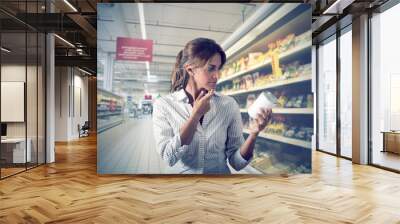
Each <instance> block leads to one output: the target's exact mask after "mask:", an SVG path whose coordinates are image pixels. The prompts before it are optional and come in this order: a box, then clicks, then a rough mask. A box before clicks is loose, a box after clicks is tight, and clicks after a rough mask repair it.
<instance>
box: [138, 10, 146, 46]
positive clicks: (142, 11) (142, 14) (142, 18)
mask: <svg viewBox="0 0 400 224" xmlns="http://www.w3.org/2000/svg"><path fill="white" fill-rule="evenodd" d="M138 9H139V19H140V30H141V31H142V38H143V39H147V37H146V24H145V21H144V10H143V3H138Z"/></svg>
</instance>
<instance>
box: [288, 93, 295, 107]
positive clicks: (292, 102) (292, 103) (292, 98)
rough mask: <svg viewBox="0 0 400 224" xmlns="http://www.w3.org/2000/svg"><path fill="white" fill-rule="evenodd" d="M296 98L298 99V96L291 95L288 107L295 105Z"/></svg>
mask: <svg viewBox="0 0 400 224" xmlns="http://www.w3.org/2000/svg"><path fill="white" fill-rule="evenodd" d="M296 100H297V97H296V96H293V97H290V99H289V101H288V102H287V103H286V107H287V108H292V107H294V104H295V103H296Z"/></svg>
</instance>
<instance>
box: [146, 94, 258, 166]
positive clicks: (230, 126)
mask: <svg viewBox="0 0 400 224" xmlns="http://www.w3.org/2000/svg"><path fill="white" fill-rule="evenodd" d="M192 109H193V108H192V106H191V105H190V104H189V99H188V97H187V95H186V94H185V92H184V90H179V91H176V92H174V93H171V94H169V95H167V96H163V97H161V98H159V99H157V100H156V102H155V104H154V113H153V129H154V136H155V140H156V147H157V152H158V153H159V154H160V156H161V158H162V159H163V160H164V161H166V162H167V164H168V165H169V170H168V171H166V172H167V173H188V174H202V173H204V174H229V173H230V170H229V167H228V165H227V161H229V164H230V165H231V166H232V167H233V168H234V169H235V170H241V169H243V168H244V167H245V166H247V164H249V162H250V160H251V159H249V160H245V159H244V158H243V157H242V155H241V154H240V150H239V149H240V147H241V146H242V144H243V143H244V138H243V127H242V117H241V115H240V110H239V106H238V105H237V103H236V101H235V100H234V99H233V98H232V97H229V96H224V95H221V94H219V93H215V94H214V96H212V97H211V99H210V110H209V111H208V112H207V113H206V114H205V115H204V120H203V123H202V124H200V123H198V124H197V129H196V132H195V133H194V136H193V140H192V142H191V143H190V144H189V145H182V144H181V139H180V133H179V131H180V128H181V127H182V126H183V125H184V123H185V122H186V121H187V120H188V119H189V117H190V114H191V112H192Z"/></svg>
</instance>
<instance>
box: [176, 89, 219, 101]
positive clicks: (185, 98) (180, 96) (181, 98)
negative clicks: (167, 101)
mask: <svg viewBox="0 0 400 224" xmlns="http://www.w3.org/2000/svg"><path fill="white" fill-rule="evenodd" d="M174 95H175V98H176V99H177V100H178V101H183V102H185V103H189V98H188V96H187V95H186V93H185V90H184V89H180V90H178V91H176V92H174ZM214 96H218V97H220V96H221V93H218V92H214Z"/></svg>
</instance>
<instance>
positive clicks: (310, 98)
mask: <svg viewBox="0 0 400 224" xmlns="http://www.w3.org/2000/svg"><path fill="white" fill-rule="evenodd" d="M307 107H308V108H313V107H314V99H313V95H312V94H307Z"/></svg>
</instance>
